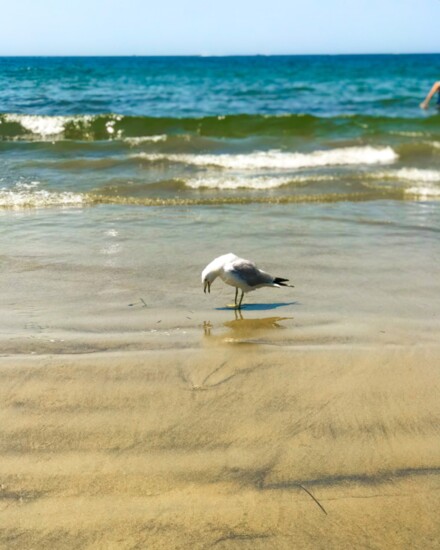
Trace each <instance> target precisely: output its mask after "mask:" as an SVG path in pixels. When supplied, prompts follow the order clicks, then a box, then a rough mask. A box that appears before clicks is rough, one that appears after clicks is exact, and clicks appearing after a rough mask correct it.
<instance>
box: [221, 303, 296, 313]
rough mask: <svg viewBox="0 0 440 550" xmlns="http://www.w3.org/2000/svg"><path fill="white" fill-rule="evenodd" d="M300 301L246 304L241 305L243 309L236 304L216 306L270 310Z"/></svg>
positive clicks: (235, 309) (247, 309)
mask: <svg viewBox="0 0 440 550" xmlns="http://www.w3.org/2000/svg"><path fill="white" fill-rule="evenodd" d="M297 304H299V302H273V303H268V304H244V305H242V306H241V310H238V309H237V308H236V307H235V306H234V305H230V306H224V307H216V308H215V309H216V310H217V311H230V310H233V311H270V310H271V309H277V308H280V307H286V306H293V305H297Z"/></svg>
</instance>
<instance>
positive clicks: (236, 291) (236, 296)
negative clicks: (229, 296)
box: [234, 287, 238, 307]
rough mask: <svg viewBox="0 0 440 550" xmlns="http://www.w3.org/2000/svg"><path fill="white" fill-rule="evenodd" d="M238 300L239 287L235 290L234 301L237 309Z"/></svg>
mask: <svg viewBox="0 0 440 550" xmlns="http://www.w3.org/2000/svg"><path fill="white" fill-rule="evenodd" d="M237 298H238V287H236V288H235V300H234V303H235V307H237Z"/></svg>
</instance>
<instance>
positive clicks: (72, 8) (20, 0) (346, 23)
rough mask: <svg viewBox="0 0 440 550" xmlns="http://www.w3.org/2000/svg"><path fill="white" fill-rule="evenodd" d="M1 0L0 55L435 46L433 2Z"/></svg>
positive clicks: (418, 49)
mask: <svg viewBox="0 0 440 550" xmlns="http://www.w3.org/2000/svg"><path fill="white" fill-rule="evenodd" d="M0 1H1V4H2V10H1V12H2V16H1V17H2V21H1V33H0V55H252V54H263V55H271V54H273V55H274V54H343V53H431V52H432V53H438V52H440V37H439V30H438V22H439V21H440V0H351V1H350V0H303V1H301V2H300V1H298V0H267V1H265V2H263V1H262V0H218V1H217V2H212V1H210V0H153V1H152V0H125V1H123V0H72V2H63V1H62V0H13V1H12V2H11V1H8V0H0Z"/></svg>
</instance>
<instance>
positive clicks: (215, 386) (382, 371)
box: [0, 334, 440, 549]
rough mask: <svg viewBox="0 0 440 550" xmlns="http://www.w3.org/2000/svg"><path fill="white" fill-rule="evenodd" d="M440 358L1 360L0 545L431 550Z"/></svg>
mask: <svg viewBox="0 0 440 550" xmlns="http://www.w3.org/2000/svg"><path fill="white" fill-rule="evenodd" d="M439 389H440V348H439V347H437V346H435V345H423V346H417V345H413V346H410V347H405V346H398V345H397V346H396V345H385V344H382V345H370V346H362V345H357V346H350V347H349V346H344V345H340V344H334V345H325V346H322V345H297V346H289V345H285V346H280V345H278V344H277V343H274V344H273V345H264V344H252V343H250V339H249V334H248V342H246V341H245V340H239V339H237V340H236V341H235V342H231V340H230V339H228V337H225V338H222V337H221V336H219V337H218V338H216V337H215V336H212V337H211V338H208V339H206V340H205V343H204V345H202V346H201V347H199V348H196V347H195V348H188V349H180V350H176V349H162V350H148V351H135V352H121V351H117V352H107V353H90V354H75V355H72V354H64V355H56V354H52V355H49V354H46V355H34V356H32V355H21V356H18V355H11V356H4V357H1V358H0V403H1V405H0V407H1V408H0V415H1V439H0V449H1V451H0V518H1V524H0V547H1V548H5V549H6V548H7V549H15V548H17V549H18V548H20V549H24V548H33V549H43V548H44V549H47V548H57V549H63V548H66V549H72V548H105V549H108V548H115V549H116V548H117V549H126V548H127V549H128V548H154V549H155V548H164V549H174V548H176V549H180V548H182V549H183V548H195V549H198V548H200V549H201V548H209V547H213V548H216V549H222V548H234V549H235V548H237V549H245V548H252V549H255V548H264V549H266V548H271V549H272V548H286V549H292V548H313V549H316V548H323V549H324V548H325V549H328V548H335V549H336V548H338V549H340V548H387V549H388V548H424V549H426V548H436V547H438V546H439V544H440V523H439V521H438V510H439V505H440V438H439V425H440V421H439V420H440V419H439V416H440V400H439V399H438V395H439Z"/></svg>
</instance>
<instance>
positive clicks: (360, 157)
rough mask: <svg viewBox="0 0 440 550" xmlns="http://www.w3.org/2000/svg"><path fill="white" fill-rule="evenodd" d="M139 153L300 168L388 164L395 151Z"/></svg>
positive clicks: (204, 162)
mask: <svg viewBox="0 0 440 550" xmlns="http://www.w3.org/2000/svg"><path fill="white" fill-rule="evenodd" d="M137 156H138V157H141V158H145V159H147V160H151V161H161V160H164V161H171V162H181V163H185V164H193V165H196V166H216V167H219V168H226V169H234V170H255V169H290V170H292V169H299V168H316V167H324V166H349V165H363V164H368V165H370V164H389V163H392V162H394V161H396V160H397V158H398V155H397V153H396V152H395V151H394V150H393V149H392V148H391V147H382V148H375V147H370V146H365V147H345V148H340V149H331V150H330V151H314V152H312V153H285V152H281V151H267V152H261V151H258V152H255V153H249V154H245V155H231V154H222V155H185V154H175V155H164V154H148V153H140V154H139V155H137Z"/></svg>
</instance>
